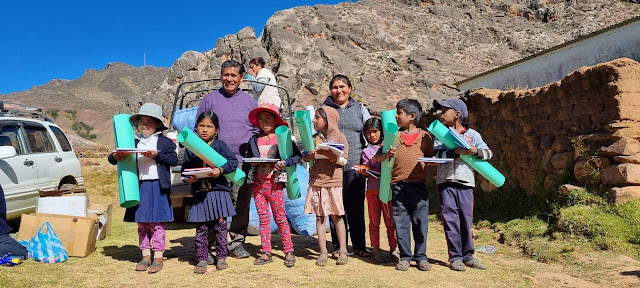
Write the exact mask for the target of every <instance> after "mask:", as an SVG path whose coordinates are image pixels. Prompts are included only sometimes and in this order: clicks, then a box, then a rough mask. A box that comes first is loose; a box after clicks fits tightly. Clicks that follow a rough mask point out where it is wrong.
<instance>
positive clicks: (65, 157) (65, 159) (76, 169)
mask: <svg viewBox="0 0 640 288" xmlns="http://www.w3.org/2000/svg"><path fill="white" fill-rule="evenodd" d="M49 130H51V133H53V137H54V138H55V140H57V141H55V142H56V149H57V150H58V151H60V152H59V155H60V158H59V159H58V160H56V158H54V160H56V161H59V162H58V163H60V164H61V165H62V167H64V171H65V176H67V175H71V176H73V177H74V178H75V180H76V181H77V182H78V183H77V184H78V185H82V184H84V179H83V178H82V167H81V166H80V161H79V160H78V157H76V153H75V152H74V151H73V148H72V147H71V143H69V139H67V136H66V135H64V132H62V129H60V127H57V126H55V125H52V124H49Z"/></svg>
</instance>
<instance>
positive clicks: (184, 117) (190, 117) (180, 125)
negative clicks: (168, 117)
mask: <svg viewBox="0 0 640 288" xmlns="http://www.w3.org/2000/svg"><path fill="white" fill-rule="evenodd" d="M196 113H198V106H196V107H190V108H185V109H178V110H176V112H175V113H173V129H176V131H182V130H183V129H184V128H189V129H193V128H195V127H196Z"/></svg>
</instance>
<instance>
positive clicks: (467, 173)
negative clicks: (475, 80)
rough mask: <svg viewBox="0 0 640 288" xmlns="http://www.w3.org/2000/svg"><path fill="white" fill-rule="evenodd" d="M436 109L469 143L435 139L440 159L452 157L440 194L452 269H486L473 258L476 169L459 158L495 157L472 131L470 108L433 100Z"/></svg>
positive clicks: (441, 173) (442, 169) (441, 170)
mask: <svg viewBox="0 0 640 288" xmlns="http://www.w3.org/2000/svg"><path fill="white" fill-rule="evenodd" d="M433 107H435V108H436V109H438V110H439V111H440V122H442V124H444V125H445V126H447V127H450V128H453V129H454V130H455V131H456V132H458V134H460V135H461V137H462V138H463V139H464V140H466V141H467V142H468V143H469V144H470V146H471V147H470V148H469V149H463V148H460V147H458V148H456V149H449V148H447V146H446V145H444V144H443V143H442V142H441V141H440V140H438V139H435V140H434V143H433V146H434V150H435V153H436V157H438V158H453V159H454V161H453V162H449V163H444V164H439V165H438V176H437V178H436V183H437V184H438V194H439V196H440V197H439V198H440V209H441V210H442V224H443V225H444V232H445V235H446V237H447V247H448V250H449V251H448V252H449V268H451V270H454V271H464V270H465V265H466V266H469V267H472V268H477V269H485V266H484V265H483V264H482V263H480V261H478V259H475V258H473V254H474V252H475V249H474V246H473V235H472V233H471V224H472V223H473V187H475V178H474V173H473V169H472V168H471V166H469V165H468V164H467V163H465V162H464V161H462V159H460V158H459V156H460V155H472V156H474V157H477V158H478V159H482V160H488V159H491V157H492V156H493V154H492V152H491V150H490V149H489V147H488V146H487V144H486V143H485V142H484V141H483V140H482V136H481V135H480V133H478V131H475V130H473V129H471V128H469V112H468V111H467V105H466V104H465V103H464V102H463V101H462V100H460V99H458V98H449V99H445V100H434V101H433Z"/></svg>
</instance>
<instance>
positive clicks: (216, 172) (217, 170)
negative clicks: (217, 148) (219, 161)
mask: <svg viewBox="0 0 640 288" xmlns="http://www.w3.org/2000/svg"><path fill="white" fill-rule="evenodd" d="M220 175H222V171H220V168H217V167H216V168H213V172H211V173H209V177H213V178H218V177H220Z"/></svg>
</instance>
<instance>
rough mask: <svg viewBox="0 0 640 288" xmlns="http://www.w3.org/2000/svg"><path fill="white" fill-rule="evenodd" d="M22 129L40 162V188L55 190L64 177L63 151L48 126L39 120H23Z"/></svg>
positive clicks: (35, 157) (30, 148)
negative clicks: (52, 136) (57, 146)
mask: <svg viewBox="0 0 640 288" xmlns="http://www.w3.org/2000/svg"><path fill="white" fill-rule="evenodd" d="M22 129H23V130H24V133H25V135H26V138H27V143H28V144H29V150H30V151H31V154H32V155H33V158H34V159H35V161H36V162H37V163H38V165H37V166H36V170H37V171H38V172H37V173H38V189H39V190H54V189H57V188H58V182H60V179H62V177H64V175H65V171H64V165H63V164H61V163H62V155H61V151H58V150H57V149H56V146H55V145H54V144H53V139H51V135H50V134H49V131H48V130H47V128H46V127H44V125H43V124H40V123H38V122H31V121H22Z"/></svg>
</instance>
